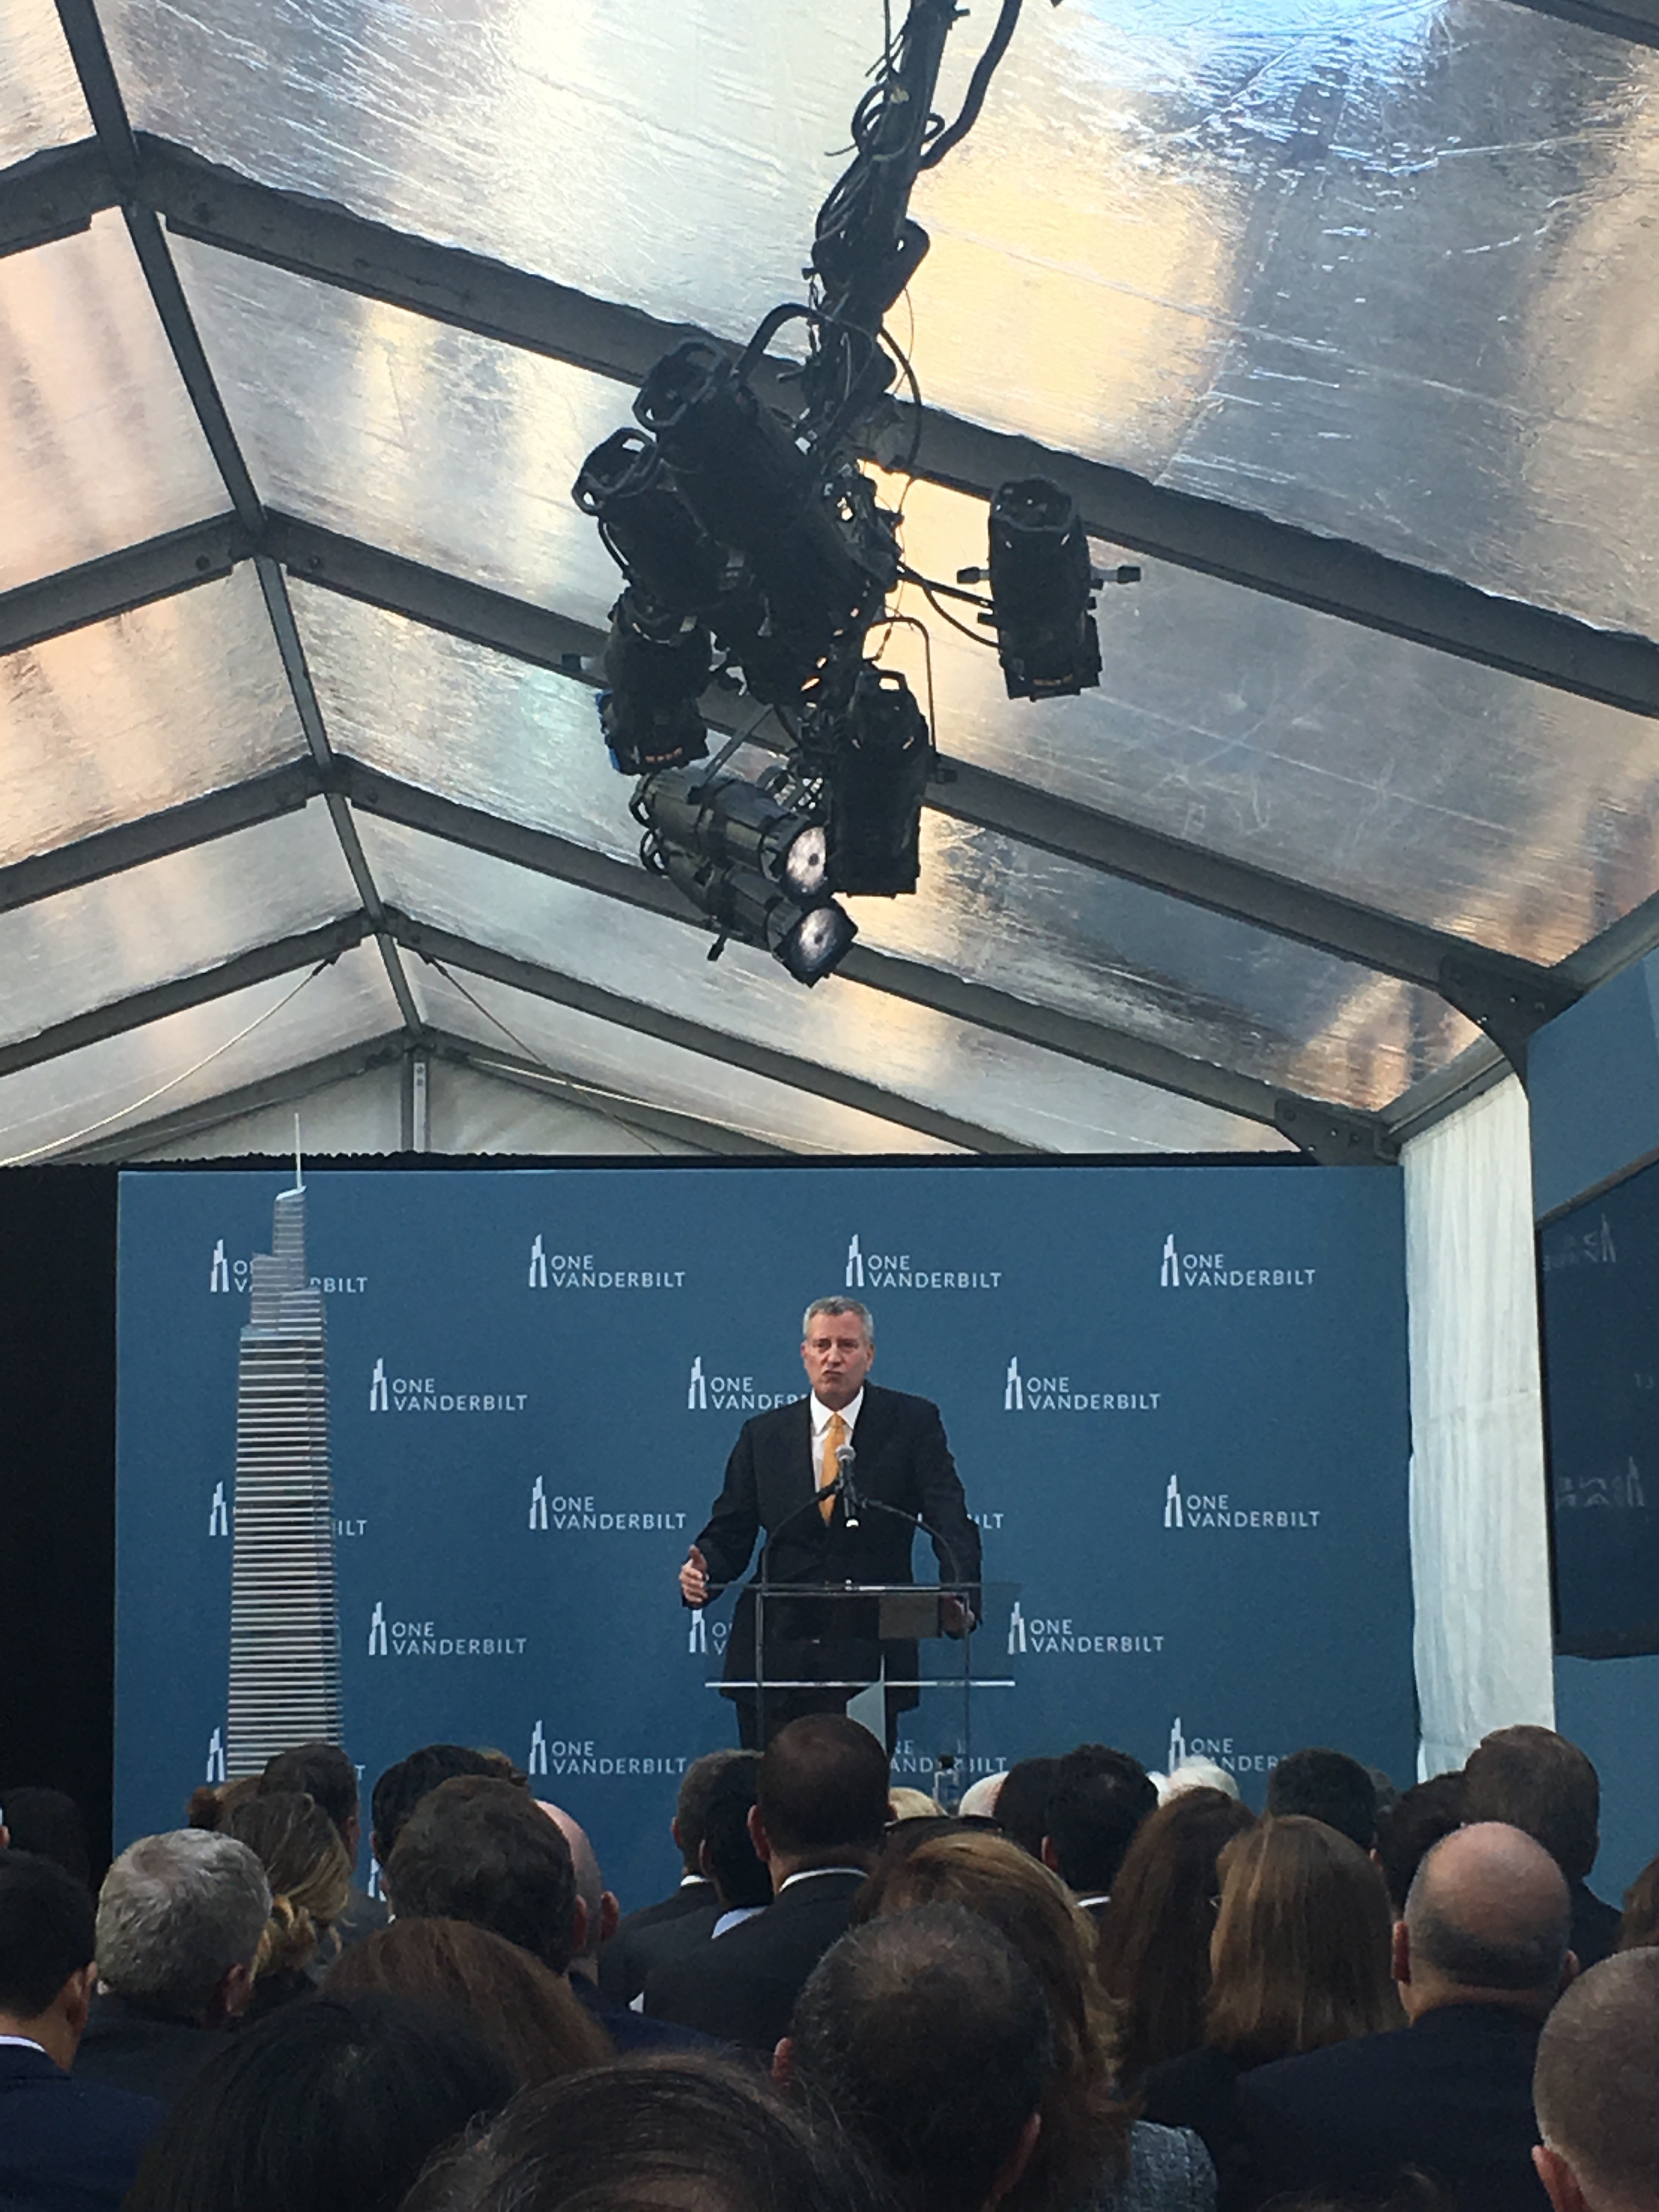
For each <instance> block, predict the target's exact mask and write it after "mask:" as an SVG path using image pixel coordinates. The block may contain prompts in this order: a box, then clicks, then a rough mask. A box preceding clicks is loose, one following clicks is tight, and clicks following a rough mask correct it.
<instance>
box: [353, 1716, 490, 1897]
mask: <svg viewBox="0 0 1659 2212" xmlns="http://www.w3.org/2000/svg"><path fill="white" fill-rule="evenodd" d="M459 1774H484V1775H489V1776H490V1777H491V1778H494V1779H495V1780H499V1779H500V1778H501V1777H500V1775H499V1774H498V1772H497V1770H496V1767H495V1762H494V1761H493V1760H492V1759H490V1758H489V1754H488V1753H485V1752H482V1751H469V1750H468V1749H467V1747H466V1746H465V1744H464V1743H428V1744H426V1745H423V1746H422V1748H421V1749H420V1750H419V1751H411V1752H410V1754H409V1757H408V1758H407V1759H399V1760H398V1763H397V1765H395V1766H388V1767H387V1769H386V1772H385V1773H384V1774H383V1775H382V1776H381V1777H380V1780H379V1781H378V1782H377V1783H376V1784H375V1785H374V1796H373V1798H372V1799H371V1800H370V1806H369V1817H370V1819H371V1820H372V1821H373V1823H374V1835H373V1837H372V1838H371V1839H370V1844H371V1848H372V1850H374V1856H375V1857H376V1858H377V1859H378V1860H379V1862H380V1864H381V1866H383V1867H384V1866H386V1864H388V1863H389V1862H390V1860H391V1857H392V1852H393V1851H394V1850H396V1849H397V1848H398V1837H399V1836H400V1835H401V1834H402V1832H403V1826H404V1821H405V1820H407V1819H408V1818H409V1816H410V1814H411V1813H412V1812H413V1811H414V1810H415V1808H416V1806H417V1805H418V1804H419V1803H420V1802H421V1800H422V1797H424V1796H426V1795H427V1794H428V1791H430V1790H435V1789H436V1788H437V1787H438V1785H439V1784H440V1783H441V1782H450V1781H453V1779H454V1778H455V1777H456V1776H457V1775H459Z"/></svg>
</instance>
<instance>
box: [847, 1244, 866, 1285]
mask: <svg viewBox="0 0 1659 2212" xmlns="http://www.w3.org/2000/svg"><path fill="white" fill-rule="evenodd" d="M847 1288H848V1290H849V1291H861V1290H862V1289H863V1288H864V1255H863V1253H862V1252H861V1251H860V1249H859V1240H858V1238H857V1237H852V1238H851V1239H850V1240H849V1241H848V1247H847Z"/></svg>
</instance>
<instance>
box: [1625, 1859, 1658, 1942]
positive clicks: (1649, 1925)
mask: <svg viewBox="0 0 1659 2212" xmlns="http://www.w3.org/2000/svg"><path fill="white" fill-rule="evenodd" d="M1650 1944H1659V1858H1651V1859H1650V1860H1649V1861H1648V1863H1647V1864H1646V1865H1645V1866H1644V1868H1643V1869H1642V1871H1641V1873H1640V1874H1638V1875H1637V1877H1636V1879H1635V1881H1633V1882H1632V1884H1631V1886H1630V1887H1629V1888H1628V1889H1627V1890H1626V1892H1625V1911H1624V1917H1623V1918H1622V1920H1621V1921H1620V1926H1619V1948H1620V1950H1621V1951H1641V1950H1645V1949H1646V1948H1647V1947H1648V1946H1649V1945H1650Z"/></svg>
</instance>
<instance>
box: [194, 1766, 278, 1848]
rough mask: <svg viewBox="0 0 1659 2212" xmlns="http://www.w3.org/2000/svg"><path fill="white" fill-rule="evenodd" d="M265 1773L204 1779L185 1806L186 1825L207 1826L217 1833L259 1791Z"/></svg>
mask: <svg viewBox="0 0 1659 2212" xmlns="http://www.w3.org/2000/svg"><path fill="white" fill-rule="evenodd" d="M260 1780H261V1777H260V1776H258V1775H257V1774H243V1775H239V1776H238V1777H237V1778H236V1780H235V1781H234V1782H204V1783H200V1784H197V1787H196V1788H195V1789H194V1790H191V1793H190V1800H189V1802H188V1803H187V1804H186V1805H185V1826H186V1827H188V1828H206V1829H207V1830H208V1831H209V1832H210V1833H215V1834H216V1833H217V1832H218V1831H219V1830H220V1829H222V1827H223V1826H224V1825H225V1822H226V1821H227V1820H228V1819H229V1817H230V1815H231V1814H233V1813H234V1811H235V1810H236V1808H237V1807H238V1806H239V1805H242V1804H246V1802H247V1800H248V1799H249V1798H250V1797H256V1796H258V1793H259V1784H260Z"/></svg>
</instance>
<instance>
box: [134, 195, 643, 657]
mask: <svg viewBox="0 0 1659 2212" xmlns="http://www.w3.org/2000/svg"><path fill="white" fill-rule="evenodd" d="M173 253H174V256H175V258H176V259H177V262H178V265H179V276H180V278H181V280H182V282H183V283H184V286H185V294H186V296H187V297H188V299H189V301H190V305H191V313H193V315H194V316H195V318H196V321H197V327H198V328H199V330H200V332H201V336H202V340H203V343H204V345H205V347H206V349H207V355H208V359H209V361H210V363H211V365H212V368H213V372H214V376H215V380H216V382H217V384H218V386H219V390H220V394H221V396H222V398H223V400H224V402H225V404H226V406H227V408H228V410H229V413H230V418H231V421H232V422H233V423H234V426H235V429H236V434H237V437H238V439H239V441H240V444H241V447H242V451H243V453H244V455H245V457H246V460H247V463H248V466H249V467H250V469H251V470H252V473H253V477H254V481H255V482H256V483H257V484H258V488H259V493H260V496H261V497H262V498H263V499H264V501H266V502H267V504H269V505H270V506H272V507H279V508H282V509H284V510H286V511H287V512H289V513H294V514H297V515H300V516H301V517H302V518H303V519H304V520H307V521H310V522H317V523H320V524H323V525H324V526H325V527H327V528H329V529H331V530H338V531H343V532H345V533H347V534H348V535H349V536H352V537H356V538H367V539H368V540H369V542H370V543H371V544H374V545H377V546H380V547H381V548H383V549H384V550H386V551H387V552H391V553H397V554H401V555H402V556H404V557H405V558H406V559H410V560H415V561H422V562H427V563H428V564H429V565H430V566H432V567H434V568H442V569H445V570H447V571H448V572H449V573H450V574H455V575H462V576H465V577H468V578H470V579H471V580H472V581H474V582H476V583H481V584H488V585H490V586H494V587H495V589H497V590H499V591H504V592H512V593H513V594H514V595H515V596H517V597H518V598H520V599H529V600H532V601H533V602H535V603H536V604H537V605H543V606H556V607H557V608H558V609H559V611H561V612H562V613H563V614H567V615H570V616H573V617H576V618H577V619H579V620H581V621H586V622H592V623H604V621H605V615H606V611H607V610H608V609H609V607H610V605H611V601H612V600H613V599H615V598H616V596H617V591H618V589H619V588H620V578H619V576H618V574H617V568H616V564H615V563H614V562H612V560H611V556H610V555H609V554H608V553H606V551H605V548H604V547H603V546H602V545H601V544H600V543H599V533H598V532H597V531H596V530H595V529H594V527H593V525H592V523H591V522H590V521H589V520H588V519H587V518H586V515H584V514H583V513H581V512H580V510H579V509H578V508H577V507H576V506H575V505H574V501H572V499H571V496H570V487H571V485H572V484H573V483H574V481H575V477H576V473H577V471H578V470H579V469H580V466H581V464H582V462H583V460H584V459H585V458H586V455H587V453H589V452H590V451H591V449H592V447H594V446H596V445H597V444H598V443H599V441H600V439H601V438H604V437H607V436H608V435H610V433H611V430H613V429H614V428H617V426H618V425H619V424H620V423H622V422H625V421H627V420H628V419H629V417H628V406H629V394H628V391H627V387H626V386H623V385H619V384H616V383H613V382H612V381H611V380H609V379H607V378H605V377H601V376H593V375H590V374H587V373H586V371H584V370H581V369H578V368H568V367H567V366H566V365H565V364H564V363H563V362H555V361H548V360H545V359H544V358H543V357H542V356H539V355H537V354H531V353H526V352H524V351H522V350H521V349H519V348H517V347H514V346H509V345H502V344H499V343H496V342H495V341H494V340H492V339H489V338H483V337H477V336H476V335H475V334H474V333H473V332H472V331H460V330H452V329H450V328H448V327H447V326H446V325H443V324H441V323H435V322H430V321H428V319H426V318H425V317H424V316H422V315H416V314H413V313H410V312H409V311H408V310H406V309H404V308H402V307H386V306H383V305H381V304H380V303H379V302H377V301H370V300H360V299H358V298H357V297H356V295H353V294H351V293H349V292H342V291H338V290H337V289H334V288H333V287H332V286H331V285H328V284H322V283H317V282H316V281H315V280H314V279H313V278H311V277H307V276H294V275H292V274H291V273H290V272H289V271H288V270H283V269H274V268H270V267H267V266H266V265H265V264H264V263H262V262H256V261H244V260H240V259H239V258H237V257H236V256H235V255H234V254H231V253H226V252H222V251H221V250H220V249H219V248H218V247H216V246H202V245H198V244H197V243H195V242H193V241H192V240H188V239H182V238H175V239H174V240H173Z"/></svg>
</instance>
